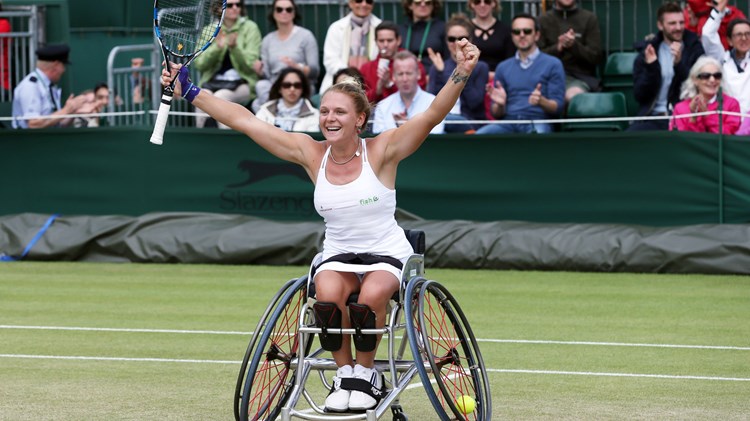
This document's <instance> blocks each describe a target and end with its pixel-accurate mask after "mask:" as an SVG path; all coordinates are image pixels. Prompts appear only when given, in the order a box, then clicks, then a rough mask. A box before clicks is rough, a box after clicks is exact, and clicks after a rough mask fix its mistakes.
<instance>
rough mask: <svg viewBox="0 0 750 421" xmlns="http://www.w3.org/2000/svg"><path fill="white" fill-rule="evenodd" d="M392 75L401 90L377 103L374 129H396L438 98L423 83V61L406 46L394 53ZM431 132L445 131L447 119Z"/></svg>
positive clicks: (377, 130)
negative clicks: (421, 72)
mask: <svg viewBox="0 0 750 421" xmlns="http://www.w3.org/2000/svg"><path fill="white" fill-rule="evenodd" d="M392 77H393V82H394V83H395V85H396V88H397V89H398V91H396V92H394V93H392V94H391V95H389V96H387V97H385V98H384V99H383V100H381V101H380V102H379V103H378V105H377V107H375V116H374V117H373V119H374V122H373V125H372V132H373V133H381V132H384V131H386V130H388V129H395V128H396V127H398V126H400V125H401V124H402V123H403V122H404V121H406V120H409V119H410V118H412V117H414V116H415V115H417V114H419V113H421V112H423V111H424V110H426V109H427V108H429V106H430V104H432V101H434V100H435V95H433V94H431V93H429V92H425V91H424V90H422V88H420V87H419V77H420V72H419V61H418V60H417V56H415V55H414V54H413V53H412V52H410V51H406V50H403V51H399V52H398V53H396V55H394V56H393V76H392ZM430 133H431V134H443V133H445V122H440V123H439V124H438V125H437V126H435V127H434V128H433V129H432V130H431V131H430Z"/></svg>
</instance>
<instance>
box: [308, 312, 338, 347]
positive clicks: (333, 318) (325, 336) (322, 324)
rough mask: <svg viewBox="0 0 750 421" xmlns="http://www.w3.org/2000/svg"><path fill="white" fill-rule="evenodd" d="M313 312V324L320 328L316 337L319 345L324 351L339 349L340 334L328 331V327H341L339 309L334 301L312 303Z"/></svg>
mask: <svg viewBox="0 0 750 421" xmlns="http://www.w3.org/2000/svg"><path fill="white" fill-rule="evenodd" d="M313 311H314V312H315V325H316V326H317V327H319V328H321V329H322V331H321V332H320V334H319V335H318V337H319V338H320V346H321V347H322V348H323V349H325V350H326V351H338V350H339V349H341V334H340V333H328V329H329V328H331V329H341V310H339V308H338V306H337V305H336V304H334V303H322V302H320V301H318V302H316V303H315V304H313Z"/></svg>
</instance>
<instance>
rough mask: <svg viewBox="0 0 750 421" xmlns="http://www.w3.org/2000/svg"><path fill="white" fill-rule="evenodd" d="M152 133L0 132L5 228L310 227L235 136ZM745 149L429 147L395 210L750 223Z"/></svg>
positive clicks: (300, 203)
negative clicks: (203, 216) (277, 223)
mask: <svg viewBox="0 0 750 421" xmlns="http://www.w3.org/2000/svg"><path fill="white" fill-rule="evenodd" d="M150 132H151V128H149V127H144V128H128V129H116V128H102V129H94V130H85V129H84V130H82V129H58V130H39V131H6V132H4V133H3V136H2V145H3V153H2V154H0V180H2V183H0V214H16V213H24V212H38V213H57V212H59V213H63V214H85V215H107V214H122V215H141V214H145V213H149V212H173V211H175V212H176V211H185V212H218V213H235V214H248V215H254V216H261V217H266V218H273V219H280V220H318V218H319V217H318V216H317V214H316V213H315V211H314V209H313V207H312V184H311V183H310V181H309V180H308V179H307V178H306V177H305V176H304V174H302V171H300V169H299V167H297V166H295V165H292V164H288V163H285V162H282V161H279V160H277V159H275V158H274V157H272V156H271V155H269V154H268V153H267V152H265V151H263V150H262V149H260V148H259V147H258V146H257V145H255V143H253V142H252V141H250V140H249V139H247V138H246V137H244V136H243V135H241V134H237V133H233V132H225V131H219V130H209V129H206V130H203V131H200V130H196V129H170V130H169V131H168V132H167V134H166V139H165V144H164V145H163V146H161V147H158V146H154V145H151V144H150V143H149V142H148V138H149V135H150ZM747 162H750V142H747V141H746V140H744V139H741V138H736V137H733V138H726V139H722V138H720V137H719V136H716V135H707V134H689V133H678V132H667V133H659V134H658V135H657V134H655V133H645V134H631V133H606V134H603V133H580V132H579V133H567V134H552V135H546V136H504V137H499V138H491V137H480V136H471V137H467V136H448V135H444V136H432V137H430V138H429V139H428V140H427V142H426V144H425V145H424V146H423V147H422V148H421V149H420V150H419V151H418V152H417V153H416V154H415V155H413V156H411V157H409V158H408V159H407V160H406V161H404V162H403V163H402V165H401V166H400V168H399V178H398V183H397V189H398V204H399V207H400V208H402V209H404V210H406V211H409V212H412V213H414V214H416V215H418V216H421V217H423V218H426V219H435V220H444V219H467V220H479V221H494V220H526V221H535V222H561V223H568V222H575V223H588V222H598V223H625V224H642V225H653V226H667V225H690V224H702V223H719V222H731V223H746V222H748V221H750V167H748V165H747Z"/></svg>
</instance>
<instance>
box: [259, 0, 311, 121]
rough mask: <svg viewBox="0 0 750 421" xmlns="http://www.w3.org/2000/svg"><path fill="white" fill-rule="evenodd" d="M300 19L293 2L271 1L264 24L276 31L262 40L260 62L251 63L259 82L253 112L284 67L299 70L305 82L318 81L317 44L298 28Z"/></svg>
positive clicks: (265, 97)
mask: <svg viewBox="0 0 750 421" xmlns="http://www.w3.org/2000/svg"><path fill="white" fill-rule="evenodd" d="M300 19H301V18H300V15H299V13H298V12H297V5H296V4H295V3H294V0H274V1H273V4H272V5H271V9H270V11H269V13H268V22H269V23H270V24H271V26H272V27H275V28H276V30H275V31H273V32H270V33H269V34H267V35H266V36H265V37H263V43H262V44H261V47H260V60H258V61H256V62H255V71H256V72H257V73H258V74H259V75H262V76H263V79H261V80H259V81H258V83H257V84H256V85H255V92H256V94H257V99H256V100H255V102H253V110H255V111H257V110H259V109H260V106H261V105H263V104H265V103H266V101H267V100H268V93H269V91H270V90H271V85H273V83H274V82H276V79H277V78H278V77H279V75H280V74H281V71H282V70H284V69H285V68H287V67H296V68H298V69H300V70H301V71H302V73H304V74H305V76H307V79H308V80H313V81H317V80H318V72H319V70H320V64H319V60H318V41H317V39H316V38H315V35H313V33H312V32H310V30H308V29H306V28H303V27H301V26H299V23H300Z"/></svg>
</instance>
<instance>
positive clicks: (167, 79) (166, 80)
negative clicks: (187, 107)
mask: <svg viewBox="0 0 750 421" xmlns="http://www.w3.org/2000/svg"><path fill="white" fill-rule="evenodd" d="M181 68H182V64H177V63H171V71H167V69H162V70H161V86H163V87H165V88H166V87H167V86H169V85H170V84H171V83H172V81H173V80H174V79H175V78H176V77H177V74H178V73H179V72H180V69H181ZM181 93H182V89H181V86H180V84H179V83H175V84H174V94H175V95H177V96H181Z"/></svg>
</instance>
